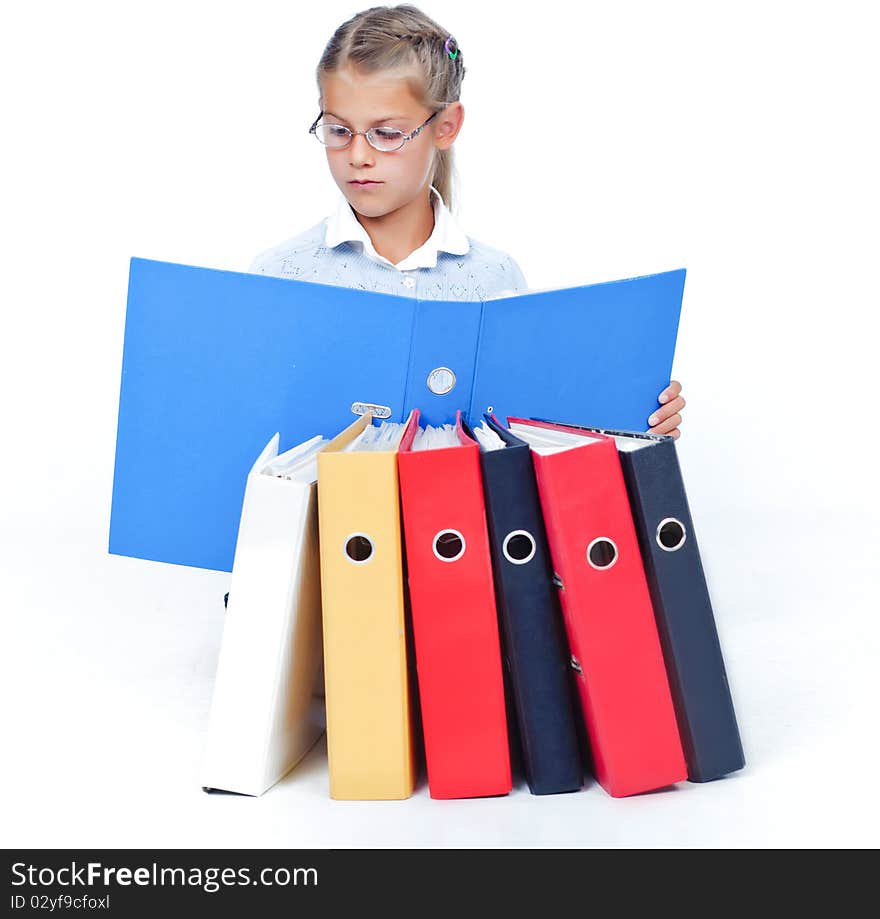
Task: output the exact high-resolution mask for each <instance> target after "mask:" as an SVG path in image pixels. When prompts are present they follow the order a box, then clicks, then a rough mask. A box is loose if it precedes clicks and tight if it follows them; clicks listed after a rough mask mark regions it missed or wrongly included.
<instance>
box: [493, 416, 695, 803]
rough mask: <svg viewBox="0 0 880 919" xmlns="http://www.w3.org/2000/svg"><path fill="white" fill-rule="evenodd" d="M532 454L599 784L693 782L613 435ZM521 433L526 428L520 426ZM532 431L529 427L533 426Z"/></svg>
mask: <svg viewBox="0 0 880 919" xmlns="http://www.w3.org/2000/svg"><path fill="white" fill-rule="evenodd" d="M508 424H510V425H521V426H528V427H529V428H534V429H535V433H536V434H540V431H541V430H546V431H554V430H555V431H563V432H566V433H568V434H571V433H574V434H578V435H586V436H585V437H584V445H583V446H574V447H571V448H569V449H565V450H562V451H560V452H556V453H549V454H542V453H540V452H537V451H536V450H535V449H534V448H533V450H532V460H533V462H534V465H535V474H536V478H537V480H538V490H539V493H540V496H541V507H542V510H543V513H544V519H545V523H546V526H547V537H548V541H549V543H550V554H551V557H552V559H553V567H554V569H555V572H556V575H557V578H558V580H557V587H559V588H560V591H559V593H560V600H561V605H562V612H563V619H564V621H565V626H566V630H567V632H568V640H569V647H570V649H571V652H572V666H573V667H574V669H575V674H576V682H577V686H578V691H579V694H580V698H581V703H582V707H583V714H584V719H585V722H586V727H587V733H588V734H589V738H590V746H591V748H592V753H593V766H594V771H595V774H596V778H597V779H598V781H599V784H600V785H602V787H603V788H604V789H605V790H606V791H607V792H608V793H609V794H610V795H612V796H614V797H623V796H626V795H632V794H638V793H639V792H644V791H649V790H651V789H654V788H661V787H663V786H665V785H671V784H673V783H674V782H679V781H683V780H685V779H686V778H687V766H686V765H685V760H684V754H683V752H682V747H681V740H680V737H679V733H678V726H677V722H676V718H675V710H674V708H673V705H672V697H671V694H670V691H669V683H668V680H667V676H666V668H665V665H664V661H663V652H662V649H661V646H660V640H659V637H658V634H657V626H656V622H655V619H654V611H653V607H652V605H651V597H650V593H649V591H648V584H647V580H646V578H645V571H644V568H643V565H642V559H641V554H640V552H639V544H638V539H637V537H636V532H635V527H634V525H633V521H632V515H631V512H630V507H629V501H628V498H627V492H626V486H625V484H624V480H623V473H622V471H621V468H620V460H619V459H618V456H617V447H616V446H615V443H614V439H613V438H611V437H606V436H604V435H602V434H595V433H591V432H586V431H582V430H577V429H574V428H569V427H565V426H564V425H556V424H549V423H544V422H535V421H533V420H531V419H528V420H527V419H522V418H508ZM514 433H519V432H518V431H514ZM526 433H527V431H526Z"/></svg>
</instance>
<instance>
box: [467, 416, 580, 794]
mask: <svg viewBox="0 0 880 919" xmlns="http://www.w3.org/2000/svg"><path fill="white" fill-rule="evenodd" d="M485 419H486V423H487V424H488V425H489V426H490V427H491V428H492V430H494V431H495V432H496V433H497V434H498V436H499V437H501V439H502V440H503V441H504V442H505V443H506V444H507V446H506V447H505V448H504V449H503V450H484V451H481V453H480V465H481V468H482V471H483V486H484V487H483V493H484V496H485V500H486V518H487V520H488V524H489V545H490V549H491V552H492V568H493V570H494V572H495V595H496V599H497V603H498V618H499V620H500V626H501V628H500V634H501V639H502V646H503V648H504V656H505V660H506V664H507V669H508V673H509V676H510V680H509V684H510V685H509V689H510V693H511V695H512V697H513V707H514V710H515V713H516V723H517V727H518V728H519V731H518V734H519V742H520V749H521V752H522V763H523V769H524V771H525V775H526V781H527V782H528V784H529V789H530V790H531V792H532V794H535V795H547V794H558V793H560V792H566V791H576V790H577V789H579V788H580V787H581V785H582V784H583V765H582V763H581V757H580V749H579V746H578V736H577V730H576V727H575V718H576V713H575V709H574V705H573V703H574V701H575V700H574V697H573V693H572V683H571V666H570V659H571V658H570V654H569V651H568V642H567V640H566V637H565V626H564V624H563V621H562V610H561V609H560V606H559V595H558V591H557V588H556V586H555V585H554V583H553V565H552V563H551V561H550V549H549V547H548V545H547V534H546V532H545V530H544V517H543V514H542V513H541V502H540V498H539V497H538V483H537V481H536V479H535V469H534V466H533V465H532V457H531V452H530V450H529V446H528V444H527V443H525V441H522V440H520V439H519V438H518V437H515V436H514V435H513V434H511V433H510V431H508V430H507V429H506V428H503V427H502V426H501V425H499V424H497V422H496V421H495V420H494V419H493V418H492V417H490V416H489V415H486V416H485ZM466 430H467V429H466ZM520 531H522V532H523V533H524V534H527V537H529V538H530V541H529V538H525V539H524V545H523V546H522V549H523V550H525V549H529V551H530V552H531V551H533V552H534V554H533V555H531V557H529V555H528V553H526V552H525V551H520V552H516V551H511V550H510V548H509V544H508V551H507V553H505V551H504V550H505V540H507V537H508V536H509V535H510V534H513V533H519V532H520Z"/></svg>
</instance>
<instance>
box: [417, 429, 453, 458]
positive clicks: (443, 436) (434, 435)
mask: <svg viewBox="0 0 880 919" xmlns="http://www.w3.org/2000/svg"><path fill="white" fill-rule="evenodd" d="M460 446H461V442H460V441H459V439H458V434H456V431H455V426H454V425H451V424H444V425H441V426H440V427H433V426H432V425H430V424H429V425H427V426H426V427H424V428H422V427H420V428H419V429H418V431H416V435H415V437H414V438H413V442H412V447H411V448H410V449H411V450H412V451H413V452H416V451H419V450H444V449H446V448H447V447H460Z"/></svg>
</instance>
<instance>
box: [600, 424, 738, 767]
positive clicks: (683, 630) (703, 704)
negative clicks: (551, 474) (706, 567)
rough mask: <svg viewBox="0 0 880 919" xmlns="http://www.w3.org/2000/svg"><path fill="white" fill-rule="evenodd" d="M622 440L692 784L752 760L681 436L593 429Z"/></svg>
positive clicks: (622, 455) (620, 452) (620, 445)
mask: <svg viewBox="0 0 880 919" xmlns="http://www.w3.org/2000/svg"><path fill="white" fill-rule="evenodd" d="M585 429H586V430H592V431H599V432H600V433H602V434H609V435H611V436H613V437H614V439H615V441H616V442H617V447H618V455H619V456H620V465H621V467H622V469H623V477H624V481H625V482H626V489H627V493H628V495H629V501H630V507H631V509H632V515H633V522H634V523H635V527H636V532H637V534H638V538H639V547H640V549H641V553H642V558H643V560H644V564H645V574H646V576H647V579H648V586H649V588H650V591H651V600H652V603H653V606H654V614H655V616H656V619H657V631H658V633H659V635H660V643H661V645H662V647H663V656H664V659H665V661H666V671H667V675H668V677H669V687H670V690H671V692H672V701H673V704H674V706H675V712H676V717H677V721H678V729H679V734H680V736H681V743H682V748H683V750H684V754H685V759H686V761H687V767H688V778H689V780H690V781H692V782H709V781H711V780H713V779H717V778H720V777H721V776H724V775H727V774H728V773H731V772H735V771H736V770H738V769H742V767H743V766H744V765H745V756H744V754H743V749H742V743H741V741H740V735H739V728H738V726H737V721H736V714H735V712H734V708H733V700H732V698H731V695H730V687H729V685H728V681H727V673H726V671H725V667H724V658H723V656H722V653H721V645H720V642H719V641H718V632H717V629H716V627H715V617H714V614H713V612H712V603H711V600H710V597H709V590H708V587H707V585H706V578H705V575H704V573H703V565H702V562H701V560H700V551H699V548H698V545H697V537H696V533H695V532H694V524H693V520H692V519H691V514H690V508H689V507H688V500H687V494H686V493H685V489H684V481H683V479H682V475H681V467H680V466H679V462H678V455H677V453H676V450H675V439H674V438H672V437H668V436H662V435H655V434H647V433H640V432H636V431H621V430H608V429H603V428H591V427H585Z"/></svg>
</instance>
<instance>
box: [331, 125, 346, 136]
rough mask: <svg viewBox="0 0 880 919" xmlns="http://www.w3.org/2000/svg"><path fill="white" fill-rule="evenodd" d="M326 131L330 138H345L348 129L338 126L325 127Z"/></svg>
mask: <svg viewBox="0 0 880 919" xmlns="http://www.w3.org/2000/svg"><path fill="white" fill-rule="evenodd" d="M326 130H327V131H328V132H329V133H330V136H331V137H345V135H346V134H348V128H343V127H342V126H341V125H338V124H330V125H327V126H326Z"/></svg>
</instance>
